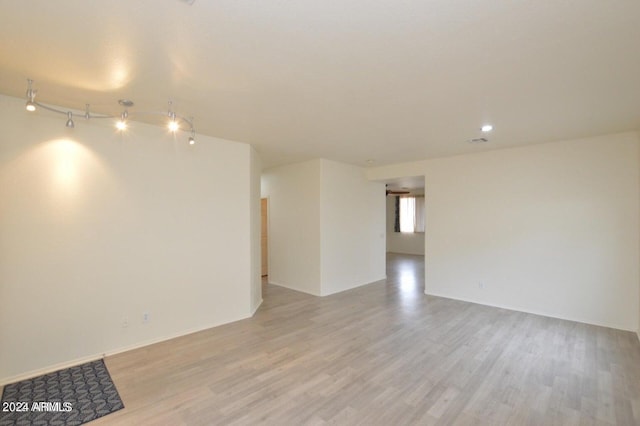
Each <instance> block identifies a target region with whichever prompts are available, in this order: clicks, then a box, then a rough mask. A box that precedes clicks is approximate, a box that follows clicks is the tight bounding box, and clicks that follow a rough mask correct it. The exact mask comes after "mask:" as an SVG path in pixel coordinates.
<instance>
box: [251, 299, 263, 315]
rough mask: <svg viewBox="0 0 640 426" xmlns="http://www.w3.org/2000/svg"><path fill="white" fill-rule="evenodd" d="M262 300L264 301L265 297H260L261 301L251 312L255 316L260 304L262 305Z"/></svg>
mask: <svg viewBox="0 0 640 426" xmlns="http://www.w3.org/2000/svg"><path fill="white" fill-rule="evenodd" d="M262 302H264V299H260V301H259V302H258V304H257V305H256V307H255V308H253V311H252V312H251V316H254V315H255V314H256V312H257V311H258V309H260V305H262Z"/></svg>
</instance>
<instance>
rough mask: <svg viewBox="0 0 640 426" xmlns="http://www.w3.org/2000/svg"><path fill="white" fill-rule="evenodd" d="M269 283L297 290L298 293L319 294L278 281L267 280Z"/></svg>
mask: <svg viewBox="0 0 640 426" xmlns="http://www.w3.org/2000/svg"><path fill="white" fill-rule="evenodd" d="M269 284H272V285H277V286H278V287H283V288H286V289H289V290H293V291H299V292H300V293H304V294H310V295H312V296H320V294H317V293H311V292H310V291H305V290H301V289H299V288H295V287H291V286H288V285H286V284H282V283H278V282H275V281H271V280H269Z"/></svg>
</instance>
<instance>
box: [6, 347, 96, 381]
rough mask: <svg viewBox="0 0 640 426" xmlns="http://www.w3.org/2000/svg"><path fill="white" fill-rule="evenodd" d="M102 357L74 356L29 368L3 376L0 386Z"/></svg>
mask: <svg viewBox="0 0 640 426" xmlns="http://www.w3.org/2000/svg"><path fill="white" fill-rule="evenodd" d="M102 358H104V355H103V354H94V355H89V356H85V357H81V358H76V359H73V360H71V361H65V362H60V363H58V364H53V365H49V366H47V367H43V368H38V369H37V370H31V371H28V372H26V373H21V374H17V375H15V376H11V377H5V378H3V379H1V380H0V386H6V385H8V384H10V383H15V382H20V381H22V380H27V379H31V378H33V377H38V376H42V375H43V374H49V373H53V372H54V371H58V370H62V369H64V368H69V367H73V366H75V365H78V364H84V363H87V362H91V361H97V360H99V359H102Z"/></svg>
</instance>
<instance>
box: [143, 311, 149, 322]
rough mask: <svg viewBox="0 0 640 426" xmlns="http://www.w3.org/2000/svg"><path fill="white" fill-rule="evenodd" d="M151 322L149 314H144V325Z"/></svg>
mask: <svg viewBox="0 0 640 426" xmlns="http://www.w3.org/2000/svg"><path fill="white" fill-rule="evenodd" d="M148 322H149V312H145V313H143V314H142V323H143V324H146V323H148Z"/></svg>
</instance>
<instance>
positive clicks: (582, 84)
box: [0, 0, 640, 166]
mask: <svg viewBox="0 0 640 426" xmlns="http://www.w3.org/2000/svg"><path fill="white" fill-rule="evenodd" d="M639 22H640V1H636V0H607V1H603V0H554V1H540V0H528V1H518V2H513V1H503V0H492V1H489V0H487V1H477V0H395V1H389V0H315V1H310V0H296V1H294V0H253V1H242V0H216V1H208V0H196V2H195V3H194V4H193V6H188V5H186V4H185V3H183V2H180V1H177V0H136V1H131V0H110V1H89V0H65V1H45V0H40V1H15V0H12V1H8V0H0V40H1V42H0V93H4V94H8V95H12V96H20V97H22V96H24V92H25V89H26V82H25V80H26V78H27V77H30V78H33V79H34V80H36V86H37V88H38V89H39V93H38V100H39V101H40V102H44V103H51V104H57V105H61V106H64V107H69V108H77V109H83V107H84V104H85V103H91V104H92V105H93V109H94V110H95V111H96V112H100V111H104V112H118V108H119V107H118V105H117V100H118V99H119V98H131V99H133V100H134V101H135V102H136V107H137V108H139V109H145V110H149V109H158V110H164V109H165V108H166V101H167V99H169V98H172V99H173V100H174V106H175V110H176V111H177V112H178V113H181V114H184V115H187V116H189V115H193V116H194V117H195V124H196V130H197V132H198V133H204V134H207V135H212V136H217V137H222V138H227V139H231V140H236V141H241V142H248V143H251V144H252V145H254V146H255V147H256V149H257V150H258V151H259V152H260V153H261V155H262V157H263V161H264V163H265V165H267V166H270V165H277V164H284V163H288V162H293V161H298V160H305V159H310V158H314V157H325V158H328V159H333V160H338V161H344V162H348V163H353V164H359V165H363V166H366V165H367V163H366V160H368V159H373V160H375V163H374V164H375V165H381V164H389V163H395V162H402V161H410V160H417V159H423V158H428V157H434V156H443V155H451V154H456V153H463V152H471V151H475V150H486V149H495V148H500V147H506V146H514V145H519V144H527V143H539V142H546V141H551V140H559V139H567V138H575V137H582V136H589V135H596V134H605V133H612V132H618V131H626V130H632V129H638V128H640V24H639ZM61 122H62V123H63V122H64V119H62V121H61ZM485 122H491V123H493V124H494V125H495V131H494V132H493V133H492V134H490V135H489V138H490V139H491V141H490V143H488V144H482V145H471V144H468V143H466V142H465V141H466V140H467V139H470V138H473V137H478V136H479V133H480V132H479V127H480V126H481V125H482V124H483V123H485ZM79 124H80V123H79Z"/></svg>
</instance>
